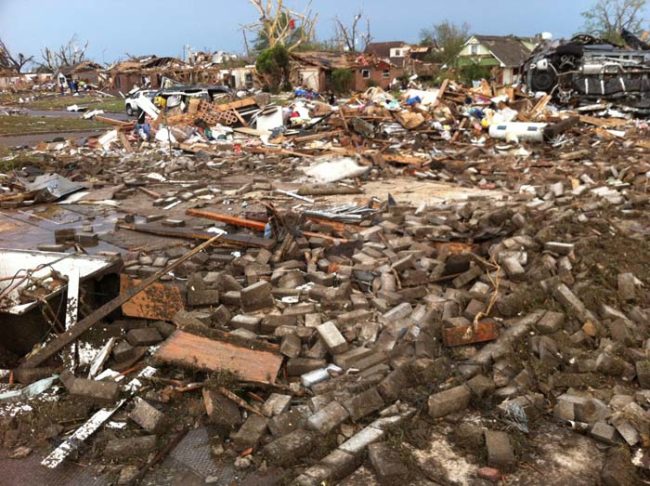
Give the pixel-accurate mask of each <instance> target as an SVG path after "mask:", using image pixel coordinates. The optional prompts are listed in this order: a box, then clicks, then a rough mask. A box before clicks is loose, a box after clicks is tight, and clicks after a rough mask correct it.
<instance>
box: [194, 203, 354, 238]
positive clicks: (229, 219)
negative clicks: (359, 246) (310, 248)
mask: <svg viewBox="0 0 650 486" xmlns="http://www.w3.org/2000/svg"><path fill="white" fill-rule="evenodd" d="M354 194H356V193H354ZM185 214H187V215H189V216H195V217H198V218H205V219H211V220H213V221H219V222H222V223H227V224H230V225H232V226H242V227H244V228H250V229H256V230H258V231H264V228H265V227H266V223H263V222H261V221H254V220H252V219H243V218H237V217H236V216H230V215H228V214H221V213H214V212H211V211H202V210H200V209H188V210H187V211H185ZM301 232H302V234H303V235H304V236H307V237H309V238H311V237H315V238H322V239H324V240H328V241H333V242H335V243H337V242H338V243H341V242H345V241H347V240H344V239H339V238H334V237H332V236H330V235H325V234H322V233H314V232H311V231H302V230H301ZM235 236H236V235H227V236H226V235H224V236H223V239H224V241H228V238H233V237H235ZM242 236H243V235H242ZM251 238H253V237H251ZM257 239H258V240H261V241H262V242H264V241H269V242H271V243H272V244H271V246H274V245H275V241H274V240H266V239H261V238H257Z"/></svg>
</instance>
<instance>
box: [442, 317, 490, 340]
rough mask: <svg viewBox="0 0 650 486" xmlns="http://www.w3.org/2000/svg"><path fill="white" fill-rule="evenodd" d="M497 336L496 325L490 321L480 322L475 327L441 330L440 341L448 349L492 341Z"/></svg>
mask: <svg viewBox="0 0 650 486" xmlns="http://www.w3.org/2000/svg"><path fill="white" fill-rule="evenodd" d="M498 336H499V332H498V331H497V325H496V323H495V322H494V321H490V320H484V321H480V322H479V323H478V324H477V325H476V326H474V325H472V324H470V325H469V326H459V327H448V328H444V329H443V330H442V341H443V342H444V343H445V346H449V347H453V346H466V345H468V344H477V343H485V342H488V341H494V340H495V339H496V338H497V337H498Z"/></svg>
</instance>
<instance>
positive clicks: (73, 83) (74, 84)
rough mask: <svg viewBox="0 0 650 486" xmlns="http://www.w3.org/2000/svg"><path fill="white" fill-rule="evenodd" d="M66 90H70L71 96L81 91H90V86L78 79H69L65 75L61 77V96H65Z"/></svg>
mask: <svg viewBox="0 0 650 486" xmlns="http://www.w3.org/2000/svg"><path fill="white" fill-rule="evenodd" d="M66 89H68V90H70V94H78V93H79V90H81V91H87V90H89V89H90V85H89V84H88V83H86V82H85V81H84V80H78V79H72V78H70V79H68V78H66V77H65V76H64V75H62V74H61V75H59V91H60V92H61V94H62V95H63V94H65V91H66Z"/></svg>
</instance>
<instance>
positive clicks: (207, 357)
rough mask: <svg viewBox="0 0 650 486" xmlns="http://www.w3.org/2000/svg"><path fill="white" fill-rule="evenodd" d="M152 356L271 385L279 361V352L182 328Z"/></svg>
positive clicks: (281, 357) (278, 368)
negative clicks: (209, 336) (214, 337)
mask: <svg viewBox="0 0 650 486" xmlns="http://www.w3.org/2000/svg"><path fill="white" fill-rule="evenodd" d="M154 358H155V359H156V360H158V361H160V362H163V363H172V364H175V365H178V366H183V367H187V368H193V369H200V370H209V371H218V370H227V371H230V372H232V373H233V374H235V375H236V376H237V377H238V378H239V379H240V380H243V381H253V382H257V383H271V384H272V383H274V382H275V378H276V376H277V375H278V371H279V370H280V366H282V361H283V356H282V355H280V354H276V353H272V352H270V351H261V350H255V349H250V348H249V347H244V346H240V345H238V344H234V343H230V342H226V341H217V340H215V339H210V338H207V337H203V336H197V335H195V334H190V333H188V332H183V331H175V332H174V333H173V334H172V335H171V336H170V337H169V338H168V339H167V340H166V341H165V342H164V343H162V344H161V345H160V348H159V349H158V351H156V354H154Z"/></svg>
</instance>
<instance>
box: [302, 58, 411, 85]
mask: <svg viewBox="0 0 650 486" xmlns="http://www.w3.org/2000/svg"><path fill="white" fill-rule="evenodd" d="M292 59H293V62H294V67H293V78H294V79H295V82H296V83H297V84H298V85H300V86H304V87H306V88H310V89H313V90H315V91H317V92H324V91H331V90H332V89H333V85H332V74H333V72H334V71H336V70H347V71H350V72H351V73H352V82H351V85H350V89H351V90H352V91H365V90H366V89H368V88H370V87H380V88H383V89H388V88H389V86H390V85H391V83H393V82H394V80H395V79H397V78H399V77H400V76H402V75H403V74H404V71H403V69H402V68H399V67H397V66H396V65H394V64H392V63H391V62H389V61H387V60H385V59H380V58H378V57H377V56H374V55H366V54H352V53H336V52H327V51H323V52H318V51H307V52H297V53H293V54H292Z"/></svg>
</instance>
